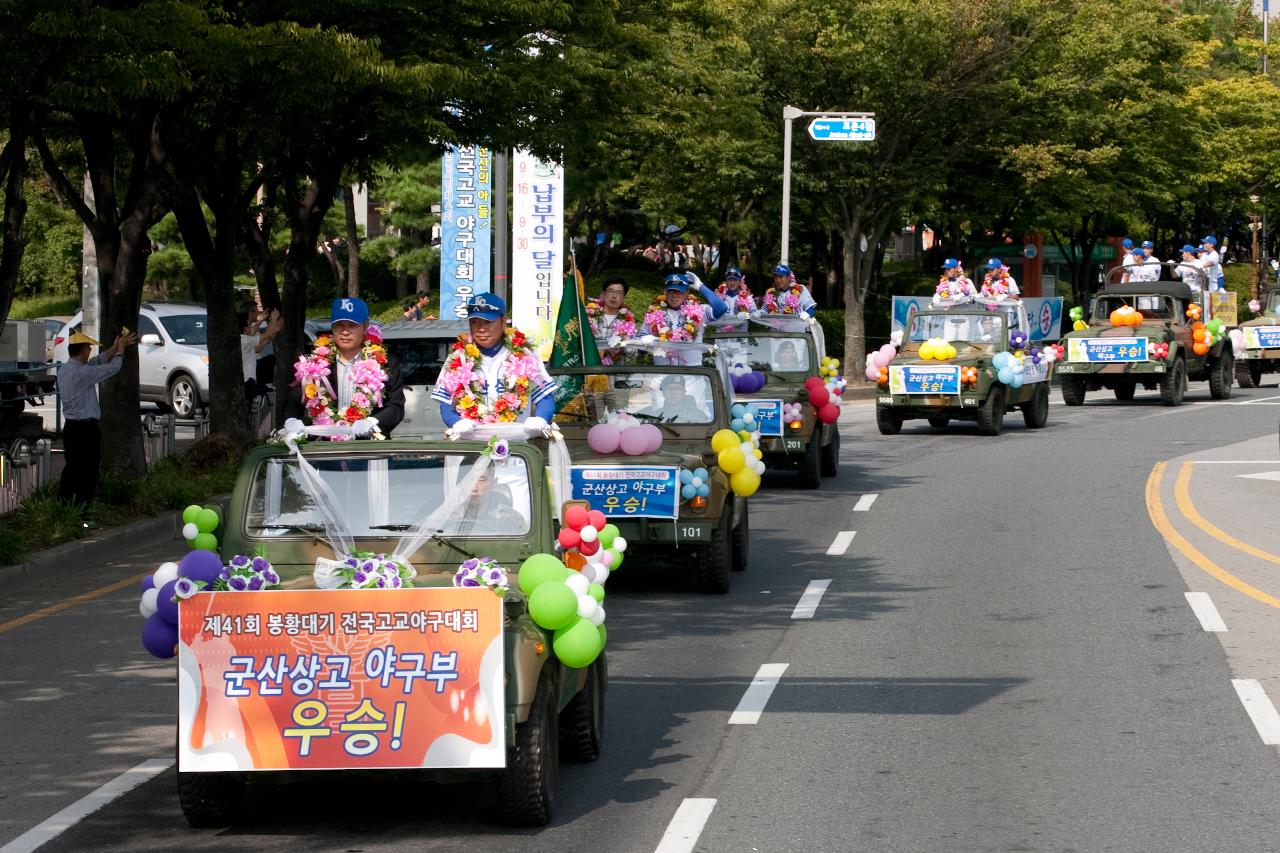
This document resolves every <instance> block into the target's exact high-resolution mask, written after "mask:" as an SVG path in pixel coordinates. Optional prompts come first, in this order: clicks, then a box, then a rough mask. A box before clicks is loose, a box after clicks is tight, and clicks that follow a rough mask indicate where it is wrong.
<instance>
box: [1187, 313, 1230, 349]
mask: <svg viewBox="0 0 1280 853" xmlns="http://www.w3.org/2000/svg"><path fill="white" fill-rule="evenodd" d="M1224 328H1225V324H1224V323H1223V322H1222V319H1221V318H1219V317H1214V318H1213V319H1212V320H1210V321H1209V322H1208V323H1196V324H1195V325H1193V326H1192V327H1191V340H1192V344H1191V351H1192V352H1194V353H1195V354H1196V355H1204V354H1205V353H1207V352H1208V351H1209V350H1210V349H1211V348H1212V347H1213V345H1214V344H1216V343H1217V342H1218V341H1220V340H1222V333H1223V329H1224Z"/></svg>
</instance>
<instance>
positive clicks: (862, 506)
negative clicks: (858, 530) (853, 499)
mask: <svg viewBox="0 0 1280 853" xmlns="http://www.w3.org/2000/svg"><path fill="white" fill-rule="evenodd" d="M878 497H880V496H879V495H863V496H862V497H860V498H858V502H857V503H856V504H854V505H853V511H854V512H869V511H870V510H871V505H872V504H873V503H875V502H876V498H878Z"/></svg>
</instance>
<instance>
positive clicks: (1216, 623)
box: [1186, 592, 1227, 633]
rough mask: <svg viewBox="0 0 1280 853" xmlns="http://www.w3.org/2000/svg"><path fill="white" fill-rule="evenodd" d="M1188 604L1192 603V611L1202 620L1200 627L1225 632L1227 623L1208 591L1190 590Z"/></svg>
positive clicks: (1187, 594)
mask: <svg viewBox="0 0 1280 853" xmlns="http://www.w3.org/2000/svg"><path fill="white" fill-rule="evenodd" d="M1186 596H1187V604H1190V605H1191V612H1192V613H1195V614H1196V618H1197V619H1199V620H1200V627H1201V628H1203V629H1205V630H1206V631H1216V632H1219V633H1221V632H1223V631H1226V630H1227V623H1226V622H1223V621H1222V617H1221V616H1220V615H1219V614H1218V608H1217V607H1216V606H1214V603H1213V599H1212V598H1210V597H1209V593H1207V592H1188V593H1186Z"/></svg>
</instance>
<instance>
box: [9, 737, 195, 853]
mask: <svg viewBox="0 0 1280 853" xmlns="http://www.w3.org/2000/svg"><path fill="white" fill-rule="evenodd" d="M172 766H173V759H172V758H152V759H150V760H149V761H144V762H142V763H141V764H139V765H138V766H137V767H134V768H133V769H132V770H126V771H125V772H123V773H121V774H120V775H119V776H117V777H116V778H114V779H112V780H111V781H110V782H108V783H107V784H105V785H103V786H102V787H101V788H99V789H98V790H96V791H94V792H92V793H90V794H86V795H84V796H83V797H81V798H80V799H78V800H76V801H75V802H74V803H72V804H71V805H69V806H67V807H66V808H65V809H63V810H62V811H60V812H58V813H57V814H55V815H54V816H53V817H50V818H48V819H47V820H45V821H44V822H43V823H40V824H39V825H37V826H34V827H32V828H31V829H29V830H27V831H26V832H24V833H22V834H21V835H19V836H18V837H17V838H15V839H13V840H12V841H10V842H9V843H8V844H6V845H5V846H3V847H0V853H30V851H32V850H35V849H37V848H38V847H40V846H42V845H44V844H47V843H48V842H50V841H52V840H53V839H54V838H57V837H58V836H59V835H61V834H62V833H64V832H66V831H67V830H68V829H70V828H71V827H73V826H75V825H76V824H77V823H79V822H80V821H82V820H84V819H85V818H86V817H88V816H89V815H91V814H93V813H94V812H96V811H97V810H98V809H100V808H102V807H103V806H105V805H107V804H108V803H110V802H111V801H112V800H115V799H118V798H120V797H122V796H124V795H125V794H127V793H129V792H130V791H132V790H133V789H134V788H136V787H138V786H139V785H141V784H142V783H143V782H146V781H147V780H148V779H151V778H153V777H155V776H157V775H159V774H161V773H163V772H164V771H166V770H168V769H169V768H170V767H172Z"/></svg>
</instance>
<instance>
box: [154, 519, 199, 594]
mask: <svg viewBox="0 0 1280 853" xmlns="http://www.w3.org/2000/svg"><path fill="white" fill-rule="evenodd" d="M193 526H194V525H193ZM151 578H152V580H154V581H155V584H156V589H159V588H160V587H162V586H164V585H165V584H167V583H168V582H169V581H176V580H177V579H178V564H177V563H161V564H160V568H158V569H156V571H155V574H153V575H152V576H151Z"/></svg>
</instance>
